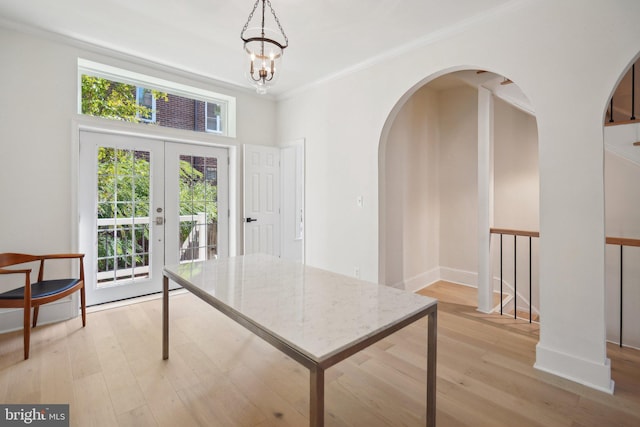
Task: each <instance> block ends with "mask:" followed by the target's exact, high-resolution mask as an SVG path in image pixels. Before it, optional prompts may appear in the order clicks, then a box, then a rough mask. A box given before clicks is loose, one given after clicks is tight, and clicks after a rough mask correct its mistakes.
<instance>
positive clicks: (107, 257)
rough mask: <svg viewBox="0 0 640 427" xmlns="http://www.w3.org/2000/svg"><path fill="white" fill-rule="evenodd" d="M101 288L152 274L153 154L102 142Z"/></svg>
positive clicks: (99, 210)
mask: <svg viewBox="0 0 640 427" xmlns="http://www.w3.org/2000/svg"><path fill="white" fill-rule="evenodd" d="M97 150H98V152H97V169H98V170H97V196H98V206H97V227H98V234H97V239H98V259H97V261H98V266H97V272H96V274H97V287H98V288H103V287H107V286H113V285H117V284H119V283H124V282H128V281H129V282H130V281H140V280H147V279H149V277H150V272H149V265H150V257H149V255H150V247H149V238H150V237H151V229H150V220H149V212H150V208H151V207H150V197H149V193H150V190H151V175H150V172H151V167H150V161H151V153H150V152H149V151H143V150H132V149H122V148H112V147H97Z"/></svg>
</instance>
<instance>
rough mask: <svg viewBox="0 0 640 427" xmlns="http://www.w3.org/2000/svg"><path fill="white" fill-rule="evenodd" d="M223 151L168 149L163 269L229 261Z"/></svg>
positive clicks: (225, 153) (180, 146) (184, 146)
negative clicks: (220, 259)
mask: <svg viewBox="0 0 640 427" xmlns="http://www.w3.org/2000/svg"><path fill="white" fill-rule="evenodd" d="M227 158H228V150H227V149H224V148H219V147H210V146H201V145H190V144H179V143H167V145H166V150H165V163H166V164H165V172H166V194H167V198H166V203H167V224H166V228H165V230H166V233H167V249H166V259H167V264H171V263H178V262H189V261H202V260H207V259H212V258H217V257H224V256H228V246H229V244H228V160H227Z"/></svg>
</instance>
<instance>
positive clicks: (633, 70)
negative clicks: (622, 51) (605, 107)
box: [605, 64, 636, 125]
mask: <svg viewBox="0 0 640 427" xmlns="http://www.w3.org/2000/svg"><path fill="white" fill-rule="evenodd" d="M627 73H630V74H631V116H630V117H629V119H628V120H623V121H621V122H619V123H616V122H615V120H614V119H613V102H614V98H615V93H616V92H618V87H616V90H615V91H614V95H613V96H611V100H610V101H609V121H608V123H605V124H606V125H614V124H625V123H629V122H633V121H635V120H636V64H633V65H632V66H631V69H630V70H629V71H628V72H627ZM625 77H626V76H625ZM624 80H625V79H624V78H623V80H621V83H620V84H622V81H624Z"/></svg>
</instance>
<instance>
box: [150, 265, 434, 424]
mask: <svg viewBox="0 0 640 427" xmlns="http://www.w3.org/2000/svg"><path fill="white" fill-rule="evenodd" d="M163 274H164V278H163V316H162V317H163V322H162V323H163V324H162V329H163V337H162V341H163V343H162V357H163V359H168V358H169V280H172V281H174V282H175V283H177V284H178V285H180V286H182V287H184V288H185V289H187V290H188V291H189V292H191V293H193V294H194V295H196V296H198V297H199V298H201V299H202V300H204V301H205V302H207V303H208V304H210V305H211V306H213V307H214V308H216V309H217V310H219V311H220V312H222V313H223V314H225V315H226V316H228V317H229V318H231V319H233V320H234V321H236V322H237V323H239V324H241V325H243V326H244V327H246V328H247V329H249V330H250V331H251V332H253V333H254V334H256V335H258V336H260V337H261V338H263V339H264V340H266V341H267V342H269V343H270V344H272V345H273V346H275V347H276V348H277V349H279V350H280V351H282V352H284V353H285V354H287V355H288V356H289V357H291V358H293V359H294V360H296V361H298V362H299V363H301V364H302V365H304V366H305V367H307V368H308V369H309V371H310V408H309V415H310V425H311V426H314V427H317V426H322V425H324V372H325V370H326V369H328V368H329V367H331V366H333V365H335V364H336V363H338V362H340V361H342V360H344V359H346V358H347V357H349V356H351V355H353V354H355V353H357V352H358V351H360V350H362V349H364V348H365V347H368V346H369V345H371V344H373V343H375V342H377V341H379V340H381V339H382V338H384V337H386V336H388V335H390V334H392V333H394V332H395V331H397V330H399V329H401V328H403V327H405V326H407V325H409V324H411V323H413V322H415V321H417V320H419V319H421V318H423V317H425V316H428V318H429V320H428V327H427V367H426V368H427V378H426V387H427V402H426V425H427V426H435V414H436V412H435V397H436V342H437V335H436V334H437V300H436V299H434V298H429V297H425V296H422V295H418V294H415V293H412V292H408V291H404V290H399V289H395V288H392V287H389V286H383V285H378V284H374V283H370V282H366V281H363V280H360V279H357V278H353V277H349V276H344V275H341V274H337V273H332V272H329V271H325V270H321V269H318V268H314V267H310V266H307V265H304V264H301V263H298V262H294V261H287V260H283V259H280V258H277V257H273V256H269V255H262V254H255V255H244V256H237V257H230V258H224V259H217V260H209V261H194V262H188V263H182V264H177V265H169V266H165V267H164V270H163Z"/></svg>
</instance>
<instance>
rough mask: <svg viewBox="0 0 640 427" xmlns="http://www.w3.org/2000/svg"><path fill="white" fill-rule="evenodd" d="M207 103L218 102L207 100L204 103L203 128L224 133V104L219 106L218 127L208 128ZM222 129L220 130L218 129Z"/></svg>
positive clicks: (211, 131) (206, 130)
mask: <svg viewBox="0 0 640 427" xmlns="http://www.w3.org/2000/svg"><path fill="white" fill-rule="evenodd" d="M209 104H218V103H217V102H212V101H208V102H205V103H204V130H205V132H209V133H217V134H221V135H222V134H224V122H225V120H224V111H223V110H224V105H223V106H221V107H222V108H221V112H222V114H221V116H220V120H219V123H218V129H209ZM220 129H222V130H220Z"/></svg>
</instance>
